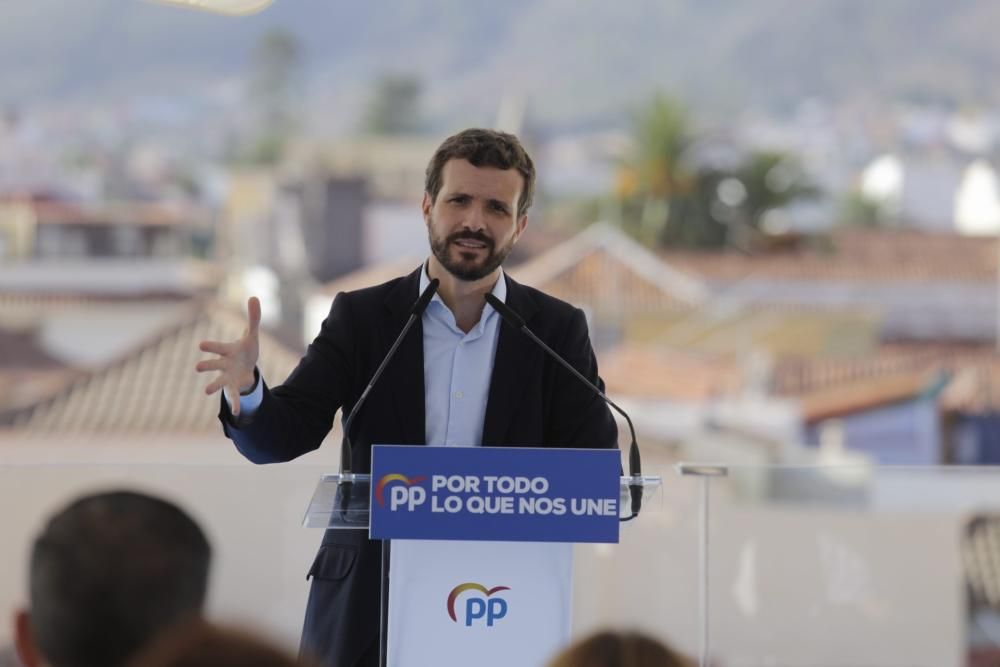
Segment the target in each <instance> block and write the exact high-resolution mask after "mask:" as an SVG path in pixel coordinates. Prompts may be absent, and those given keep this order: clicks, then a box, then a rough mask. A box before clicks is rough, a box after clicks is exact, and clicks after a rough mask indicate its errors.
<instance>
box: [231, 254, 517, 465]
mask: <svg viewBox="0 0 1000 667" xmlns="http://www.w3.org/2000/svg"><path fill="white" fill-rule="evenodd" d="M428 284H430V278H428V277H427V267H426V264H425V265H424V269H423V271H421V272H420V293H422V292H423V291H424V289H426V288H427V285H428ZM493 295H494V296H495V297H496V298H498V299H500V300H501V301H503V302H505V303H506V301H507V282H506V281H505V280H504V275H503V270H502V269H501V271H500V278H499V279H498V280H497V282H496V284H495V285H494V286H493ZM417 296H419V293H418V294H414V295H413V299H414V300H416V298H417ZM420 322H421V325H422V327H423V330H424V424H425V427H424V429H425V431H424V435H425V437H426V442H427V444H428V445H437V446H442V445H443V446H447V447H469V446H479V445H482V444H483V422H484V420H485V419H486V401H487V399H488V398H489V393H490V378H492V377H493V360H494V358H495V357H496V350H497V341H498V340H499V338H500V315H499V314H498V313H497V312H496V311H495V310H493V306H491V305H489V304H486V305H485V306H484V308H483V314H482V316H480V318H479V322H477V323H476V326H474V327H473V328H472V329H471V330H470V331H469V333H465V332H463V331H462V330H461V329H459V328H458V325H457V324H456V322H455V315H454V314H453V313H452V312H451V310H449V309H448V306H446V305H445V303H444V301H442V300H441V297H440V296H438V295H437V294H435V295H434V298H433V299H431V302H430V303H429V304H427V310H425V311H424V315H423V317H422V318H421V320H420ZM227 396H228V394H227ZM263 400H264V383H263V382H261V381H258V382H257V386H256V387H255V388H254V391H253V392H251V393H250V394H248V395H246V396H241V397H240V411H241V412H242V413H243V414H244V415H246V416H247V417H249V416H250V415H252V414H253V413H254V412H255V411H256V410H257V408H258V407H260V404H261V402H262V401H263Z"/></svg>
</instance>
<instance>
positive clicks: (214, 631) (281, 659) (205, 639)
mask: <svg viewBox="0 0 1000 667" xmlns="http://www.w3.org/2000/svg"><path fill="white" fill-rule="evenodd" d="M303 664H304V663H301V662H297V661H296V660H295V659H294V658H293V657H291V656H290V655H287V654H286V653H284V652H283V651H281V650H279V649H277V648H275V647H274V646H272V645H271V644H268V643H266V642H263V641H261V640H260V639H256V638H254V637H252V636H251V635H249V634H246V633H243V632H238V631H235V630H227V629H222V628H219V627H216V626H213V625H209V624H207V623H200V622H195V623H187V624H182V625H180V626H177V627H175V628H174V629H173V630H170V631H168V632H166V633H164V634H163V635H161V636H160V638H158V639H156V640H155V641H153V642H152V643H150V644H149V645H148V646H147V647H146V648H145V649H143V650H142V651H140V652H139V654H138V655H136V657H135V658H134V659H133V660H132V661H131V662H130V663H129V667H299V666H301V665H303Z"/></svg>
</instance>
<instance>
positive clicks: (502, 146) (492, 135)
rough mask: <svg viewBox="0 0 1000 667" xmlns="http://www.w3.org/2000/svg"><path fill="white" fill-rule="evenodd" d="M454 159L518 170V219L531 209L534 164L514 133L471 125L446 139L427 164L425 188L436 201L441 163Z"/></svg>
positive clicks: (482, 165)
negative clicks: (519, 193)
mask: <svg viewBox="0 0 1000 667" xmlns="http://www.w3.org/2000/svg"><path fill="white" fill-rule="evenodd" d="M454 159H458V160H467V161H468V162H469V163H470V164H472V165H473V166H475V167H494V168H496V169H517V171H518V172H519V173H520V174H521V178H522V180H523V181H524V188H522V190H521V197H520V199H519V200H518V202H517V216H516V217H518V218H520V217H521V216H522V215H524V214H525V213H526V212H527V211H528V209H529V208H531V201H532V199H533V198H534V196H535V165H534V163H533V162H532V161H531V157H530V156H529V155H528V152H527V151H526V150H524V146H522V145H521V142H520V141H518V139H517V137H515V136H514V135H513V134H508V133H506V132H499V131H497V130H484V129H479V128H472V129H468V130H462V131H461V132H459V133H458V134H454V135H452V136H450V137H448V138H447V139H445V140H444V143H442V144H441V145H440V146H439V147H438V149H437V151H435V153H434V155H433V157H431V161H430V163H429V164H428V165H427V173H426V178H425V181H424V190H425V191H426V192H427V194H429V195H430V196H431V201H435V200H436V199H437V196H438V193H439V192H440V191H441V185H442V180H443V177H442V175H441V172H442V170H443V169H444V165H445V164H446V163H447V162H448V160H454Z"/></svg>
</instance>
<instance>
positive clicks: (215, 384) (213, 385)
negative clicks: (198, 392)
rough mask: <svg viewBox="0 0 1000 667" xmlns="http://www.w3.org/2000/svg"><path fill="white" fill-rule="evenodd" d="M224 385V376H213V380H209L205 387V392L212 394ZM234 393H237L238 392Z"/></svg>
mask: <svg viewBox="0 0 1000 667" xmlns="http://www.w3.org/2000/svg"><path fill="white" fill-rule="evenodd" d="M225 386H226V376H224V375H220V376H219V377H217V378H215V380H213V381H212V382H210V383H209V384H208V386H207V387H205V393H206V394H214V393H215V392H217V391H219V390H220V389H222V388H223V387H225ZM236 393H237V394H239V392H236Z"/></svg>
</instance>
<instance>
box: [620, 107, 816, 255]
mask: <svg viewBox="0 0 1000 667" xmlns="http://www.w3.org/2000/svg"><path fill="white" fill-rule="evenodd" d="M697 140H698V137H697V135H696V134H695V133H694V132H693V130H692V127H691V124H690V122H689V120H688V117H687V114H686V113H685V112H684V110H683V108H682V107H681V106H680V105H679V104H678V103H677V102H675V101H674V100H672V99H670V98H668V97H665V96H663V95H657V96H656V97H654V98H653V99H652V100H651V101H650V103H649V104H648V105H647V106H646V107H645V108H644V109H643V110H642V111H641V112H640V113H639V114H638V115H637V116H636V122H635V125H634V129H633V136H632V151H631V153H630V154H629V156H628V159H626V160H625V161H624V163H623V164H622V167H621V171H620V174H619V181H618V184H617V190H616V193H615V196H616V199H617V202H618V208H617V210H618V211H620V220H621V224H622V226H623V227H624V228H625V229H626V231H628V232H629V233H631V234H632V235H633V236H635V237H636V238H638V239H639V240H640V241H643V242H644V243H646V244H648V245H662V246H682V247H692V248H721V247H725V246H733V247H737V248H740V249H742V250H745V251H750V250H752V249H753V247H754V245H755V244H756V243H757V242H758V241H759V240H760V238H761V236H762V231H761V230H762V226H763V225H764V223H765V221H766V219H767V216H768V214H769V213H771V212H772V211H777V210H779V209H781V208H783V207H785V206H787V205H788V204H790V203H792V202H794V201H797V200H799V199H802V198H805V197H814V196H817V195H818V190H817V189H816V188H815V186H814V185H812V183H810V181H809V179H808V178H807V177H806V175H805V172H804V170H803V169H802V168H801V166H800V165H799V163H798V161H797V160H795V159H793V158H792V157H791V156H789V155H786V154H784V153H780V152H776V151H760V152H753V153H750V154H749V155H748V156H747V157H746V158H745V159H743V160H742V161H741V162H739V163H738V164H737V165H736V166H735V167H733V168H728V169H722V168H718V167H713V166H697V165H695V164H694V163H693V159H692V156H691V153H692V148H693V146H694V145H695V144H696V142H697Z"/></svg>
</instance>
